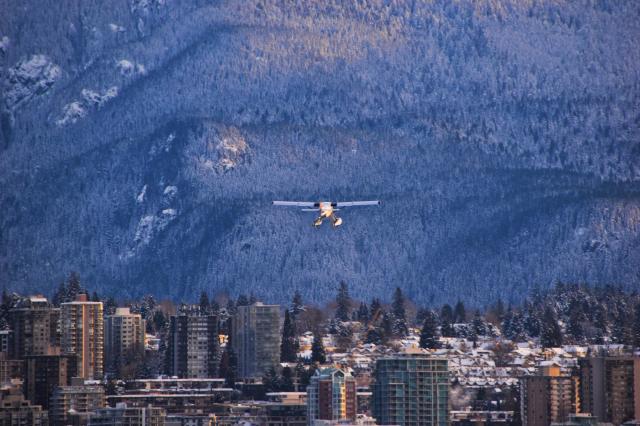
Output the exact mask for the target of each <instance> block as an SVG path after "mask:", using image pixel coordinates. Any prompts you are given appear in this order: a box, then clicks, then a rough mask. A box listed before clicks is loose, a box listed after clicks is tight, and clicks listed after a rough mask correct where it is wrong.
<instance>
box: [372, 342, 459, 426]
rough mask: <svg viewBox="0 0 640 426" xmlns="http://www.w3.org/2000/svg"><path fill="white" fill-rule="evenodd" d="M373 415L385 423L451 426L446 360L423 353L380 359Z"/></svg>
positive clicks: (404, 425) (376, 370)
mask: <svg viewBox="0 0 640 426" xmlns="http://www.w3.org/2000/svg"><path fill="white" fill-rule="evenodd" d="M373 417H375V418H376V421H377V423H378V424H383V425H400V426H418V425H421V426H426V425H448V424H449V371H448V364H447V360H446V359H445V358H438V357H431V356H428V355H426V354H423V353H411V354H401V355H397V356H393V357H385V358H380V359H378V361H377V362H376V368H375V383H374V384H373Z"/></svg>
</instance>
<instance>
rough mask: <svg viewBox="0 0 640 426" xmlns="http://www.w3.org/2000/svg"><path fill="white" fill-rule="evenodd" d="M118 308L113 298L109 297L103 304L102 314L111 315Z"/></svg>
mask: <svg viewBox="0 0 640 426" xmlns="http://www.w3.org/2000/svg"><path fill="white" fill-rule="evenodd" d="M117 307H118V303H117V302H116V299H114V298H113V296H109V298H108V299H107V301H106V302H104V314H105V315H113V314H114V313H115V312H116V308H117Z"/></svg>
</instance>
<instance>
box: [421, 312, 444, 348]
mask: <svg viewBox="0 0 640 426" xmlns="http://www.w3.org/2000/svg"><path fill="white" fill-rule="evenodd" d="M420 347H421V348H423V349H438V348H439V347H440V341H439V340H438V328H437V323H436V316H435V314H434V313H433V312H428V313H427V314H426V315H425V318H424V322H423V324H422V331H421V332H420Z"/></svg>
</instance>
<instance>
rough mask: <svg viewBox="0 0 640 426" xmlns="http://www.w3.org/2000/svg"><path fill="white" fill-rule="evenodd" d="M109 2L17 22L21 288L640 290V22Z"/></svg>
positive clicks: (627, 8) (501, 5) (638, 15)
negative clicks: (302, 202) (322, 219)
mask: <svg viewBox="0 0 640 426" xmlns="http://www.w3.org/2000/svg"><path fill="white" fill-rule="evenodd" d="M109 3H110V6H109V7H105V5H104V2H99V1H92V0H83V1H81V2H77V1H62V2H61V1H58V0H56V1H52V0H38V1H35V0H27V1H23V2H20V4H17V3H16V2H15V1H11V0H0V11H3V13H0V66H1V67H2V68H1V76H0V78H1V80H2V89H1V92H0V93H1V95H0V98H1V99H0V102H1V104H2V119H1V132H0V284H1V285H5V286H8V287H10V288H20V289H23V290H33V291H35V290H38V289H40V290H42V289H46V288H53V287H54V286H56V285H57V283H58V282H59V281H60V280H61V279H62V278H63V276H65V275H67V274H68V272H69V271H70V270H77V271H79V272H80V274H81V277H82V278H83V281H84V283H85V285H86V286H88V287H90V288H92V289H96V290H98V291H100V292H103V293H105V292H106V293H113V294H118V295H120V296H137V295H140V294H144V293H155V294H156V295H158V296H171V297H175V298H184V299H192V298H194V297H195V296H194V295H196V294H198V293H199V291H200V290H202V289H208V290H210V291H211V292H215V291H228V292H230V293H232V294H237V293H239V292H244V293H249V292H253V293H255V294H256V295H258V296H261V297H265V298H267V299H268V300H270V301H284V300H286V299H288V298H289V297H290V295H291V294H292V293H293V290H294V289H300V290H302V292H303V294H304V295H305V296H306V297H307V299H312V300H324V299H326V298H327V297H329V296H330V295H333V294H334V292H335V288H336V286H337V283H338V282H339V281H340V280H345V281H347V282H348V283H349V284H350V285H351V289H352V293H354V295H355V296H358V297H367V298H368V297H371V296H373V295H378V296H382V297H385V298H386V297H389V296H390V294H391V290H390V289H391V288H392V287H394V286H396V285H399V286H401V287H403V288H404V289H405V292H406V294H407V295H408V296H410V297H411V298H413V299H414V300H415V301H417V302H420V303H429V302H442V301H445V300H446V301H448V302H451V301H455V299H457V298H462V299H464V300H466V301H467V302H470V303H482V302H484V301H488V300H494V299H495V298H496V297H497V295H502V297H503V299H505V300H516V299H518V298H520V297H521V296H523V295H524V294H526V293H525V292H526V291H527V290H528V289H529V288H530V287H532V286H535V285H540V286H543V287H544V286H547V285H549V284H551V283H553V282H555V281H556V280H566V281H584V282H589V283H594V284H600V283H619V284H622V285H623V286H626V287H631V288H640V269H639V267H638V265H640V239H639V237H640V78H639V77H640V49H638V46H640V3H638V2H636V1H618V0H611V1H606V0H588V1H587V0H584V1H564V0H560V1H558V0H553V1H552V0H540V1H521V0H512V1H507V0H504V1H499V0H481V1H471V0H464V1H451V0H434V1H428V2H423V1H415V0H414V1H412V0H395V1H394V0H358V1H352V0H344V1H337V0H334V1H298V2H295V3H292V2H281V1H275V0H273V1H267V0H262V1H249V0H242V1H203V0H192V1H180V2H178V1H175V0H114V1H112V2H109ZM276 198H277V199H312V200H317V199H325V198H326V199H352V198H354V199H369V198H380V199H381V200H383V202H384V203H383V206H382V207H380V208H364V209H352V210H345V211H343V212H341V213H343V218H344V222H345V224H344V226H343V227H342V228H341V229H339V230H335V231H334V230H333V229H329V228H324V229H320V230H314V229H312V227H311V226H310V224H311V221H312V214H311V213H306V214H305V213H301V212H298V211H295V210H294V211H292V210H287V209H277V208H273V207H271V205H270V201H271V200H272V199H276Z"/></svg>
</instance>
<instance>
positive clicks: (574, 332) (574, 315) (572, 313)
mask: <svg viewBox="0 0 640 426" xmlns="http://www.w3.org/2000/svg"><path fill="white" fill-rule="evenodd" d="M583 321H584V315H583V313H582V309H581V307H580V305H579V304H578V303H577V302H576V301H572V302H571V303H570V304H569V321H568V324H567V333H568V334H569V335H571V337H573V340H574V341H575V342H576V343H580V342H582V340H583V339H584V329H583V327H582V322H583Z"/></svg>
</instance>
